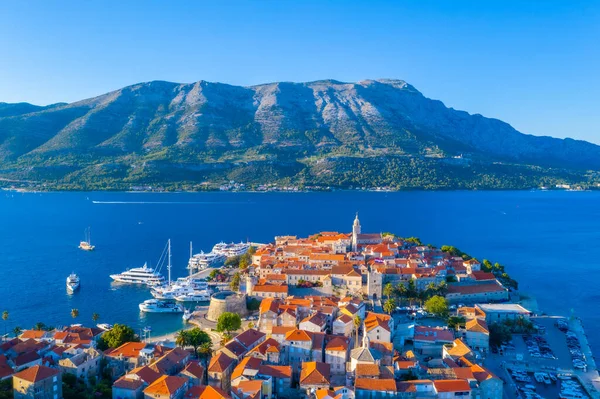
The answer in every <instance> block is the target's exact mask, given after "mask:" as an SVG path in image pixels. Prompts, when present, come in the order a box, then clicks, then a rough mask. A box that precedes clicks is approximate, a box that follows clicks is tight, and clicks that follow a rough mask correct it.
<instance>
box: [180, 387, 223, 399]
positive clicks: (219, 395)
mask: <svg viewBox="0 0 600 399" xmlns="http://www.w3.org/2000/svg"><path fill="white" fill-rule="evenodd" d="M184 398H185V399H231V397H230V396H229V395H227V394H226V393H225V392H224V391H223V390H221V389H220V388H216V387H213V386H210V385H200V386H193V387H191V388H190V389H189V390H188V391H187V392H186V393H185V395H184Z"/></svg>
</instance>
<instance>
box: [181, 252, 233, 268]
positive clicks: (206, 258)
mask: <svg viewBox="0 0 600 399" xmlns="http://www.w3.org/2000/svg"><path fill="white" fill-rule="evenodd" d="M226 258H227V257H226V256H225V255H223V254H217V253H214V252H209V253H204V252H202V251H201V252H200V253H199V254H195V255H192V256H191V257H190V260H189V262H188V269H198V270H204V269H206V268H208V267H213V266H220V265H222V264H223V262H224V261H225V259H226Z"/></svg>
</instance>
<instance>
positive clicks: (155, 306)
mask: <svg viewBox="0 0 600 399" xmlns="http://www.w3.org/2000/svg"><path fill="white" fill-rule="evenodd" d="M139 307H140V310H141V311H142V312H147V313H183V306H181V305H178V304H176V303H173V302H164V301H159V300H157V299H148V300H145V301H144V302H142V303H140V305H139Z"/></svg>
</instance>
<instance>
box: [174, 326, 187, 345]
mask: <svg viewBox="0 0 600 399" xmlns="http://www.w3.org/2000/svg"><path fill="white" fill-rule="evenodd" d="M189 342H190V338H189V334H188V332H187V331H186V330H180V331H179V332H178V333H177V335H175V345H177V346H179V347H180V348H182V349H183V348H185V347H186V346H187V345H188V344H189Z"/></svg>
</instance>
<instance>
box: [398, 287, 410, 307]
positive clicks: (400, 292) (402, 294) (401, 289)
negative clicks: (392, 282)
mask: <svg viewBox="0 0 600 399" xmlns="http://www.w3.org/2000/svg"><path fill="white" fill-rule="evenodd" d="M407 293H408V291H407V289H406V286H405V285H404V283H400V284H398V285H397V286H396V295H397V296H398V298H400V303H402V300H403V299H404V298H405V297H406V295H407Z"/></svg>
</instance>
